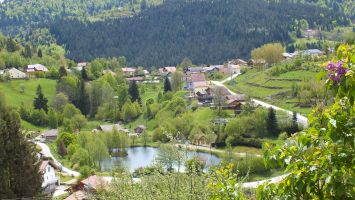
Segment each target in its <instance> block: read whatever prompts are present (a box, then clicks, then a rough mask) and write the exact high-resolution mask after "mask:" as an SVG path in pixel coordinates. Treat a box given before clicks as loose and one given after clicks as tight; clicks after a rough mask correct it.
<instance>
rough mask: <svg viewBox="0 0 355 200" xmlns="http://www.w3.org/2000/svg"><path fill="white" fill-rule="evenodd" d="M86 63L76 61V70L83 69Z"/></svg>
mask: <svg viewBox="0 0 355 200" xmlns="http://www.w3.org/2000/svg"><path fill="white" fill-rule="evenodd" d="M86 65H87V63H86V62H81V63H78V64H77V65H76V67H75V69H76V70H78V71H81V70H83V69H84V68H85V67H86Z"/></svg>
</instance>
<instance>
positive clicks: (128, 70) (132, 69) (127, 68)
mask: <svg viewBox="0 0 355 200" xmlns="http://www.w3.org/2000/svg"><path fill="white" fill-rule="evenodd" d="M136 70H137V69H135V68H131V67H124V68H122V71H123V72H124V73H128V72H136Z"/></svg>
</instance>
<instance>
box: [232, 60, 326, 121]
mask: <svg viewBox="0 0 355 200" xmlns="http://www.w3.org/2000/svg"><path fill="white" fill-rule="evenodd" d="M323 63H324V61H312V60H296V61H288V62H285V63H281V64H278V65H276V66H273V67H271V68H269V69H256V68H254V69H248V70H246V72H245V73H244V74H242V75H240V76H238V77H237V78H236V79H234V80H233V81H232V82H229V86H228V87H229V88H230V89H231V90H233V91H235V92H238V93H244V94H247V95H249V96H250V97H253V98H256V99H260V100H264V101H266V102H269V103H271V104H274V105H277V106H280V107H282V108H285V109H289V110H293V111H296V112H300V113H302V114H304V115H307V114H309V113H310V112H311V110H312V107H313V106H315V105H316V104H317V102H320V99H322V97H324V88H323V87H322V85H324V82H323V81H318V77H319V76H320V75H318V74H319V72H320V71H321V69H322V66H323V65H322V64H323Z"/></svg>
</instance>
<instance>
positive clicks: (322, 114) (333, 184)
mask: <svg viewBox="0 0 355 200" xmlns="http://www.w3.org/2000/svg"><path fill="white" fill-rule="evenodd" d="M354 55H355V51H354V46H348V45H341V46H340V47H339V48H338V51H337V58H336V59H341V60H343V61H344V64H343V67H344V68H346V69H348V70H349V71H348V72H347V73H346V74H345V75H343V76H341V81H340V82H336V81H332V80H331V79H329V80H328V84H327V87H329V89H333V90H335V91H336V92H337V95H336V101H335V103H334V104H333V105H332V106H330V107H329V108H327V109H324V110H317V109H315V110H314V112H313V114H312V116H310V118H309V122H310V127H309V129H308V130H307V131H304V132H300V133H299V134H297V135H295V136H293V137H292V138H290V139H289V140H288V141H287V142H286V143H285V144H284V145H277V146H272V145H269V144H268V145H266V146H265V149H266V152H265V158H266V161H267V164H269V165H275V164H276V165H280V166H283V167H286V170H287V172H288V173H289V174H288V175H287V176H286V177H285V179H284V180H282V181H281V182H280V183H279V184H278V185H275V184H266V185H263V186H260V187H259V188H258V198H259V199H275V198H281V199H284V198H290V197H299V198H302V199H353V198H354V190H353V188H354V182H353V179H354V177H353V175H354V168H353V166H354V123H353V122H354V111H355V109H354V99H355V94H354V92H353V91H354V87H355V82H354V63H355V56H354Z"/></svg>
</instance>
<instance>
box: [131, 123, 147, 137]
mask: <svg viewBox="0 0 355 200" xmlns="http://www.w3.org/2000/svg"><path fill="white" fill-rule="evenodd" d="M145 129H147V127H146V126H144V125H139V126H137V127H136V128H135V129H134V132H135V133H136V134H137V135H141V134H142V133H143V132H144V131H145Z"/></svg>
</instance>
